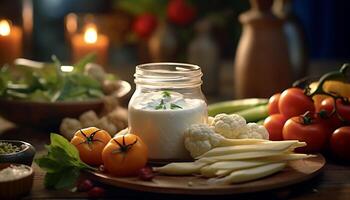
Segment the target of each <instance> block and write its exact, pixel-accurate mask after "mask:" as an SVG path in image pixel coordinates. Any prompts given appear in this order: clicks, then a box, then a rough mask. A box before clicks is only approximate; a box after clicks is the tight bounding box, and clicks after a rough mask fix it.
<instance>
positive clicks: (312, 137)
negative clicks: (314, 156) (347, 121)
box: [282, 116, 331, 153]
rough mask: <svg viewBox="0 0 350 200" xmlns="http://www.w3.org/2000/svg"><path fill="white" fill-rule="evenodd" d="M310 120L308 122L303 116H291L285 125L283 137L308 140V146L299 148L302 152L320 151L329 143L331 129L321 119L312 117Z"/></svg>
mask: <svg viewBox="0 0 350 200" xmlns="http://www.w3.org/2000/svg"><path fill="white" fill-rule="evenodd" d="M309 122H310V123H306V122H305V121H304V117H303V116H297V117H292V118H290V119H289V120H287V122H286V123H285V124H284V126H283V131H282V132H283V139H285V140H299V141H302V142H306V144H307V146H306V147H303V148H298V150H299V151H301V152H305V153H310V152H319V151H321V150H322V149H323V148H324V147H325V145H326V144H327V138H328V135H329V134H330V133H329V132H330V131H331V130H329V128H328V126H326V125H325V124H323V123H320V121H319V120H316V119H310V121H309Z"/></svg>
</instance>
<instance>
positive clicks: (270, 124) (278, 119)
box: [264, 114, 287, 141]
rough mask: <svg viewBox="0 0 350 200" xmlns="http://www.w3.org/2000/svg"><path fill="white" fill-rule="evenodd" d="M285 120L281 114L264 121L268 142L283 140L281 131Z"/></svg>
mask: <svg viewBox="0 0 350 200" xmlns="http://www.w3.org/2000/svg"><path fill="white" fill-rule="evenodd" d="M286 121H287V118H286V117H285V116H283V115H281V114H274V115H270V116H269V117H267V118H266V119H265V121H264V126H265V128H266V129H267V131H268V132H269V140H273V141H280V140H283V136H282V130H283V126H284V124H285V123H286Z"/></svg>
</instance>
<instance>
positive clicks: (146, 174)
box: [139, 167, 154, 181]
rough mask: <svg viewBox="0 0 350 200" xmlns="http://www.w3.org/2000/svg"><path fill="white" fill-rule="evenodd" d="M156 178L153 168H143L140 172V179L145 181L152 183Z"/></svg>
mask: <svg viewBox="0 0 350 200" xmlns="http://www.w3.org/2000/svg"><path fill="white" fill-rule="evenodd" d="M153 177H154V173H153V171H152V168H150V167H143V168H141V169H140V170H139V178H140V179H141V180H143V181H150V180H152V179H153Z"/></svg>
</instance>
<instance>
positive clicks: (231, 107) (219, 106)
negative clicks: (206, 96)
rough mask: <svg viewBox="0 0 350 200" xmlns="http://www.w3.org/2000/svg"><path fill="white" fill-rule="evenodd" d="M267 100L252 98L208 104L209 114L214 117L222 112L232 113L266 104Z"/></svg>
mask: <svg viewBox="0 0 350 200" xmlns="http://www.w3.org/2000/svg"><path fill="white" fill-rule="evenodd" d="M267 102H268V99H257V98H251V99H238V100H232V101H223V102H218V103H213V104H210V105H209V106H208V114H209V116H212V117H214V116H215V115H217V114H220V113H226V114H231V113H234V112H237V111H240V110H244V109H248V108H252V107H256V106H259V105H265V104H267Z"/></svg>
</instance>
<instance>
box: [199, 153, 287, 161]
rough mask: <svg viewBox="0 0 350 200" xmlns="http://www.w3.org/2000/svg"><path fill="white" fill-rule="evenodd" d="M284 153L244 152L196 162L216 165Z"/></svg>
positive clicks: (206, 158)
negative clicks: (220, 162) (216, 163)
mask: <svg viewBox="0 0 350 200" xmlns="http://www.w3.org/2000/svg"><path fill="white" fill-rule="evenodd" d="M283 154H284V152H280V151H258V152H256V151H251V152H242V153H235V154H227V155H222V156H212V157H204V158H201V159H199V160H197V161H196V162H204V163H215V162H219V161H229V160H246V159H253V158H263V157H270V156H278V155H283Z"/></svg>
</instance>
